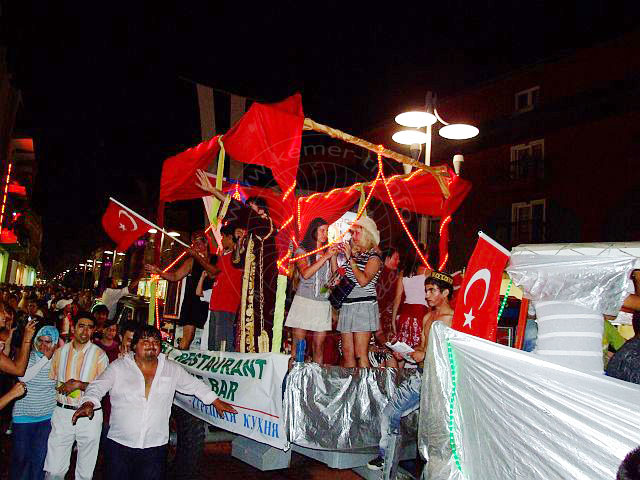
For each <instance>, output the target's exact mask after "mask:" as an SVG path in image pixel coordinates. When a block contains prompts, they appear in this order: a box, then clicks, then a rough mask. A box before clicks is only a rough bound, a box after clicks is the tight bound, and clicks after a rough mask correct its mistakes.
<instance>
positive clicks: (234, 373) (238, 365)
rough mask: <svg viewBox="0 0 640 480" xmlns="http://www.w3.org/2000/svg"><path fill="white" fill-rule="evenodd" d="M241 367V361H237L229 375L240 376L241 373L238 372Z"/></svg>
mask: <svg viewBox="0 0 640 480" xmlns="http://www.w3.org/2000/svg"><path fill="white" fill-rule="evenodd" d="M241 365H242V360H238V361H237V362H236V364H235V365H234V366H233V368H232V369H231V372H229V375H236V372H237V375H240V376H242V372H241V371H240V366H241Z"/></svg>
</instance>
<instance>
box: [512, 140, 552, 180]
mask: <svg viewBox="0 0 640 480" xmlns="http://www.w3.org/2000/svg"><path fill="white" fill-rule="evenodd" d="M509 176H510V177H511V179H512V180H523V179H533V178H538V179H540V178H544V140H534V141H532V142H529V143H523V144H520V145H515V146H513V147H511V165H510V175H509Z"/></svg>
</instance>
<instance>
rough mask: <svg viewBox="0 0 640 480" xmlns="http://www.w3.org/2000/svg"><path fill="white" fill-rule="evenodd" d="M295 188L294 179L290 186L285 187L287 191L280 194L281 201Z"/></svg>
mask: <svg viewBox="0 0 640 480" xmlns="http://www.w3.org/2000/svg"><path fill="white" fill-rule="evenodd" d="M295 188H296V180H294V181H293V184H291V186H290V187H289V188H288V189H287V191H286V192H284V195H282V201H284V200H286V199H287V197H288V196H289V195H290V194H291V192H293V190H294V189H295Z"/></svg>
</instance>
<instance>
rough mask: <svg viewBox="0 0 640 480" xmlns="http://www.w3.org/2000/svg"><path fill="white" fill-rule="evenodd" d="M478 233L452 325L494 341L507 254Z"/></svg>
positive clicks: (507, 259) (508, 254) (500, 247)
mask: <svg viewBox="0 0 640 480" xmlns="http://www.w3.org/2000/svg"><path fill="white" fill-rule="evenodd" d="M478 235H479V237H480V238H479V239H478V243H477V244H476V248H475V250H474V251H473V255H471V259H470V260H469V265H468V266H467V270H466V272H465V274H464V280H463V282H462V286H461V287H460V290H458V295H457V300H456V309H455V313H454V314H453V324H452V327H453V328H455V329H456V330H459V331H461V332H464V333H470V334H471V335H475V336H476V337H481V338H486V339H487V340H491V341H492V342H495V341H496V331H497V329H498V303H499V298H500V283H501V282H502V272H503V270H504V267H505V266H506V265H507V261H509V256H510V253H509V251H508V250H506V249H505V248H504V247H503V246H502V245H500V244H499V243H497V242H496V241H495V240H493V239H492V238H490V237H488V236H487V235H485V234H484V233H482V232H480V233H479V234H478Z"/></svg>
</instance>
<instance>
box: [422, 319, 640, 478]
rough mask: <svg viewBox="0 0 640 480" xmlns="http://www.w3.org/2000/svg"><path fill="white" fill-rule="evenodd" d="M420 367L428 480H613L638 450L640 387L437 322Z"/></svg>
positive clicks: (426, 475) (424, 450)
mask: <svg viewBox="0 0 640 480" xmlns="http://www.w3.org/2000/svg"><path fill="white" fill-rule="evenodd" d="M448 347H450V349H451V359H452V360H451V361H450V359H449V352H448ZM452 365H453V367H454V370H455V374H456V376H455V388H456V394H455V396H454V397H453V402H451V391H452V386H453V383H454V382H453V381H452V368H451V366H452ZM425 367H427V369H426V370H425V377H424V384H423V394H422V398H421V405H420V407H421V408H420V410H421V412H422V415H421V418H420V425H419V435H418V447H419V449H420V452H421V453H428V455H429V457H428V458H429V462H428V463H427V466H426V468H425V473H424V478H426V479H437V480H440V479H456V480H459V479H463V478H466V479H492V480H493V479H495V480H502V479H505V480H506V479H509V480H511V479H532V478H540V479H556V478H557V479H575V478H580V479H593V480H604V479H612V480H613V479H614V478H615V477H616V472H617V470H618V466H619V465H620V462H621V461H622V460H623V459H624V457H625V455H626V454H627V453H628V452H630V451H631V450H633V449H634V448H636V447H637V446H638V445H639V444H640V414H639V412H638V405H640V385H635V384H631V383H626V382H622V381H620V380H617V379H613V378H609V377H606V376H604V375H592V374H587V373H583V372H579V371H576V370H572V369H569V368H566V367H562V366H559V365H556V364H553V363H550V362H546V361H543V360H540V359H539V358H538V357H536V356H535V355H533V354H530V353H526V352H522V351H519V350H515V349H512V348H509V347H505V346H502V345H499V344H495V343H492V342H488V341H486V340H482V339H479V338H476V337H473V336H470V335H466V334H464V333H461V332H457V331H455V330H452V329H450V328H448V327H446V326H445V325H443V324H442V323H440V322H436V323H435V324H434V325H433V327H432V329H431V333H430V338H429V351H428V357H427V361H426V362H425ZM427 379H429V380H427ZM451 406H453V409H452V413H453V414H452V417H451V418H450V417H449V412H450V407H451ZM450 425H452V426H453V436H452V437H451V438H452V440H453V442H450V436H449V432H450ZM452 443H453V445H454V446H455V452H456V453H457V458H458V462H459V465H460V468H458V466H457V464H456V456H455V455H454V453H453V451H454V449H453V448H452V447H451V444H452Z"/></svg>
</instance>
